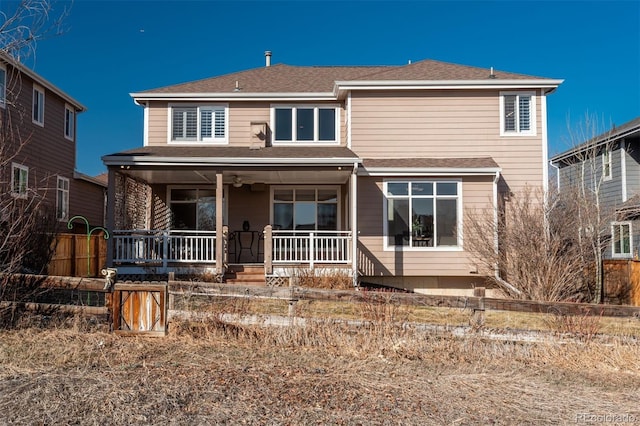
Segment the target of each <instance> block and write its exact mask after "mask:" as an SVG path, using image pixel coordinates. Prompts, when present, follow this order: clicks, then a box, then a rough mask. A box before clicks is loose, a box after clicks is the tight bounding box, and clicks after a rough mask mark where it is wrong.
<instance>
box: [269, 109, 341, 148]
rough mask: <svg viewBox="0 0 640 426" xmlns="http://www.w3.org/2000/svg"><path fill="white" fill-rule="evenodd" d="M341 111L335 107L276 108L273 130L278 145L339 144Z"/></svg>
mask: <svg viewBox="0 0 640 426" xmlns="http://www.w3.org/2000/svg"><path fill="white" fill-rule="evenodd" d="M338 117H339V110H338V108H336V107H333V106H313V105H297V106H284V105H283V106H274V107H273V108H272V120H271V121H272V128H273V129H274V140H275V142H276V143H278V142H282V143H287V142H299V143H314V142H319V143H335V142H338V130H339V129H338V127H339V126H338V123H339V118H338Z"/></svg>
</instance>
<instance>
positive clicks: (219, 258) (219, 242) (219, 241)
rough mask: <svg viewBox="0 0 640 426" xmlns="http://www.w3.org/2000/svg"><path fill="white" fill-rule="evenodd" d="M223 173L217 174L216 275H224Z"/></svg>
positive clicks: (218, 172)
mask: <svg viewBox="0 0 640 426" xmlns="http://www.w3.org/2000/svg"><path fill="white" fill-rule="evenodd" d="M222 213H223V212H222V172H221V171H217V172H216V273H217V274H222V273H223V272H224V271H223V270H222V268H223V266H222V265H223V263H222V262H223V260H224V255H223V253H222V250H223V248H224V245H223V229H222Z"/></svg>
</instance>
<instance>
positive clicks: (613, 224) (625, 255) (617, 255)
mask: <svg viewBox="0 0 640 426" xmlns="http://www.w3.org/2000/svg"><path fill="white" fill-rule="evenodd" d="M620 226H628V227H629V253H616V250H615V239H614V228H615V227H620ZM632 256H633V225H632V223H631V222H630V221H624V222H611V257H612V258H614V259H629V258H631V257H632Z"/></svg>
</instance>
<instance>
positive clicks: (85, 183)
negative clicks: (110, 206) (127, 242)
mask: <svg viewBox="0 0 640 426" xmlns="http://www.w3.org/2000/svg"><path fill="white" fill-rule="evenodd" d="M83 111H85V107H84V106H83V105H82V104H80V103H79V102H78V101H76V100H75V99H73V98H72V97H70V96H69V95H67V94H66V93H64V92H63V91H62V90H60V89H59V88H58V87H56V86H54V85H53V84H52V83H50V82H48V81H47V80H45V79H44V78H43V77H41V76H40V75H38V74H36V73H35V72H34V71H33V70H31V69H29V68H28V67H26V66H24V65H23V64H21V63H19V62H16V61H15V60H13V59H12V58H11V57H9V56H7V55H1V56H0V121H1V129H0V131H1V132H2V136H1V137H2V150H1V155H0V164H1V165H2V167H1V169H2V170H1V171H0V172H1V173H2V175H1V176H2V178H1V179H0V181H1V182H2V185H3V189H2V190H3V194H4V195H5V196H11V197H15V198H24V199H31V198H34V197H35V198H38V199H40V200H41V201H42V202H43V203H44V205H45V206H46V208H47V209H48V211H55V217H56V219H57V223H58V225H59V229H61V230H64V231H67V232H68V229H67V221H68V220H69V219H70V218H71V217H73V216H75V215H82V216H84V217H86V218H87V219H88V220H89V222H90V223H91V224H92V225H103V223H104V216H105V213H104V212H105V194H106V184H105V183H104V182H100V181H99V180H97V179H95V178H93V177H90V176H87V175H85V174H82V173H79V172H78V171H77V170H76V167H75V166H76V133H77V132H76V129H77V116H78V114H80V113H81V112H83ZM78 232H85V229H84V226H83V227H82V228H81V229H79V230H78Z"/></svg>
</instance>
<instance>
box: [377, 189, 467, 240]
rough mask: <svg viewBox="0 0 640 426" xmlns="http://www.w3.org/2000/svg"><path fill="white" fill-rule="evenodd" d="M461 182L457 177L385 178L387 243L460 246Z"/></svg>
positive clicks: (385, 231) (385, 228) (385, 229)
mask: <svg viewBox="0 0 640 426" xmlns="http://www.w3.org/2000/svg"><path fill="white" fill-rule="evenodd" d="M460 185H461V182H458V181H429V180H411V181H406V180H390V181H385V182H384V195H385V197H384V200H385V206H384V207H385V212H386V214H385V223H384V233H385V236H386V241H387V246H388V247H393V246H395V247H457V246H459V237H458V224H459V220H460V217H461V215H460V193H461V188H460Z"/></svg>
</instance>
